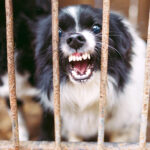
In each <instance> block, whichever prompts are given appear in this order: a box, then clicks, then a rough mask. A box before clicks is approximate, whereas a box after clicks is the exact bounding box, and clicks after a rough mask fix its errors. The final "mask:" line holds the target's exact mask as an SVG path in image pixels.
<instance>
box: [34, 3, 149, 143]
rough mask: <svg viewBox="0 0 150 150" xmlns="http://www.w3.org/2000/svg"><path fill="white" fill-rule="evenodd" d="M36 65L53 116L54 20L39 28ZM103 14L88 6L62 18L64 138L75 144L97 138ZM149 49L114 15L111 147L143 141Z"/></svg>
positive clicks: (45, 20) (64, 13) (109, 81)
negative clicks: (146, 59) (52, 27)
mask: <svg viewBox="0 0 150 150" xmlns="http://www.w3.org/2000/svg"><path fill="white" fill-rule="evenodd" d="M36 31H37V32H36V40H35V46H36V56H35V58H36V65H37V70H36V73H37V78H38V85H39V88H40V90H41V102H42V103H43V105H44V106H45V109H47V110H51V111H52V110H53V87H52V85H53V81H52V78H53V75H52V44H53V43H52V31H51V16H50V15H48V16H47V17H44V18H42V19H40V20H39V22H38V25H37V28H36ZM101 45H102V10H101V9H96V8H92V7H90V6H87V5H78V6H70V7H66V8H63V9H61V10H60V12H59V65H60V102H61V119H62V136H63V137H64V138H66V139H67V140H69V141H79V140H88V139H90V138H93V137H96V136H97V132H98V119H99V97H100V92H99V91H100V75H101V70H100V60H101V58H100V56H101ZM145 46H146V45H145V43H144V41H143V40H142V39H141V38H140V37H139V36H138V34H137V32H136V31H135V30H134V29H133V27H132V26H131V25H130V23H129V22H128V21H127V20H126V19H124V18H123V17H122V16H120V15H118V14H116V13H113V12H111V13H110V33H109V45H108V47H109V54H108V79H107V85H108V86H107V104H106V118H105V133H106V134H111V135H113V138H112V137H111V141H124V142H128V141H129V142H135V141H137V140H138V135H139V123H140V112H141V103H142V91H143V79H144V62H145Z"/></svg>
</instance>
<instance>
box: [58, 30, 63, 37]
mask: <svg viewBox="0 0 150 150" xmlns="http://www.w3.org/2000/svg"><path fill="white" fill-rule="evenodd" d="M58 33H59V37H61V36H62V30H61V29H59V31H58Z"/></svg>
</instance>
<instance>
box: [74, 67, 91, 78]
mask: <svg viewBox="0 0 150 150" xmlns="http://www.w3.org/2000/svg"><path fill="white" fill-rule="evenodd" d="M90 74H91V69H88V70H87V72H86V73H85V74H84V75H79V74H77V73H76V72H75V71H72V75H73V76H74V77H75V78H76V79H78V80H84V79H86V78H88V76H89V75H90Z"/></svg>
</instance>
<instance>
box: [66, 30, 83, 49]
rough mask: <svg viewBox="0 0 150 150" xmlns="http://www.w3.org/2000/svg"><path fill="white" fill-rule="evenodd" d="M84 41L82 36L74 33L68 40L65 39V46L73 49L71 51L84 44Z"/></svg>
mask: <svg viewBox="0 0 150 150" xmlns="http://www.w3.org/2000/svg"><path fill="white" fill-rule="evenodd" d="M85 42H86V40H85V38H84V36H83V35H81V34H80V33H75V34H72V35H71V36H70V37H69V38H68V39H67V44H68V45H69V46H70V47H71V48H73V49H76V50H77V49H79V48H81V47H82V46H83V45H84V44H85Z"/></svg>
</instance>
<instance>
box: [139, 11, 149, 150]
mask: <svg viewBox="0 0 150 150" xmlns="http://www.w3.org/2000/svg"><path fill="white" fill-rule="evenodd" d="M146 53H147V54H146V62H145V79H144V94H143V106H142V115H141V128H140V148H142V150H143V149H144V148H145V146H146V131H147V119H148V106H149V98H150V96H149V94H150V11H149V28H148V39H147V52H146Z"/></svg>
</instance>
